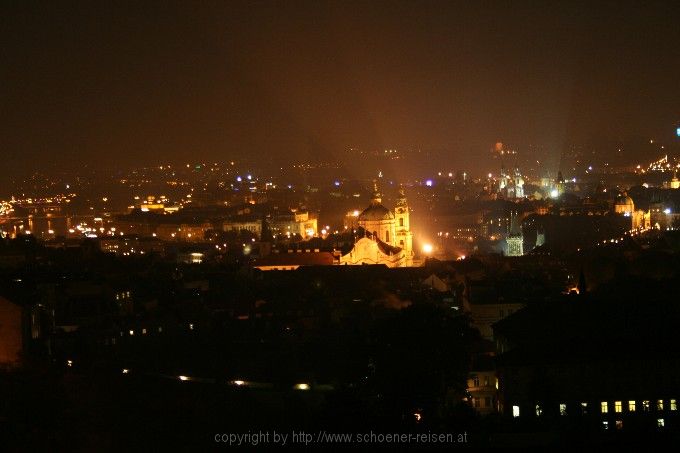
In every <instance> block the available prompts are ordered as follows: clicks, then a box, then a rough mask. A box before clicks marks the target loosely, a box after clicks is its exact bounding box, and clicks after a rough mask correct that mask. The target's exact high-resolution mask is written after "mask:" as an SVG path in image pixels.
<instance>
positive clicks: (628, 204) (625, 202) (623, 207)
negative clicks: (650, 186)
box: [614, 192, 650, 229]
mask: <svg viewBox="0 0 680 453" xmlns="http://www.w3.org/2000/svg"><path fill="white" fill-rule="evenodd" d="M614 213H615V214H617V215H621V216H624V217H630V228H631V229H638V228H649V226H650V215H649V211H644V210H642V209H637V210H636V209H635V203H633V199H632V198H630V197H629V196H628V194H626V193H625V192H624V193H623V194H621V195H619V196H618V197H616V200H614Z"/></svg>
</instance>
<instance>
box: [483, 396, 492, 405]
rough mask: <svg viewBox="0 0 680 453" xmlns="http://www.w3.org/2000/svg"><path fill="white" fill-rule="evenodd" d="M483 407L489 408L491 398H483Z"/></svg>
mask: <svg viewBox="0 0 680 453" xmlns="http://www.w3.org/2000/svg"><path fill="white" fill-rule="evenodd" d="M484 407H491V397H490V396H487V397H485V398H484Z"/></svg>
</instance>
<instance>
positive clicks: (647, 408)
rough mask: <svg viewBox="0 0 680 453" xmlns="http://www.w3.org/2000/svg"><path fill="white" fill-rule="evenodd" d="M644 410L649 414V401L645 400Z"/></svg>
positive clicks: (643, 403)
mask: <svg viewBox="0 0 680 453" xmlns="http://www.w3.org/2000/svg"><path fill="white" fill-rule="evenodd" d="M642 410H643V411H645V412H649V401H647V400H645V401H643V402H642Z"/></svg>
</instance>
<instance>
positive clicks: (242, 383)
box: [231, 380, 246, 387]
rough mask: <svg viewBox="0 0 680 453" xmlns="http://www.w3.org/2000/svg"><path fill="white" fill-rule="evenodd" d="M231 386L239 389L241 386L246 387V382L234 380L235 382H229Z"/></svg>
mask: <svg viewBox="0 0 680 453" xmlns="http://www.w3.org/2000/svg"><path fill="white" fill-rule="evenodd" d="M231 383H232V384H234V385H236V386H238V387H241V386H242V385H246V381H241V380H236V381H231Z"/></svg>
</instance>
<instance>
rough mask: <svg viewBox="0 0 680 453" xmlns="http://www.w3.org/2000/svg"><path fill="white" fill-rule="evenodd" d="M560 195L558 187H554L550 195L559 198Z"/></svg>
mask: <svg viewBox="0 0 680 453" xmlns="http://www.w3.org/2000/svg"><path fill="white" fill-rule="evenodd" d="M559 195H560V193H559V192H558V191H557V189H553V190H551V191H550V196H551V197H553V198H557V197H558V196H559Z"/></svg>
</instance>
